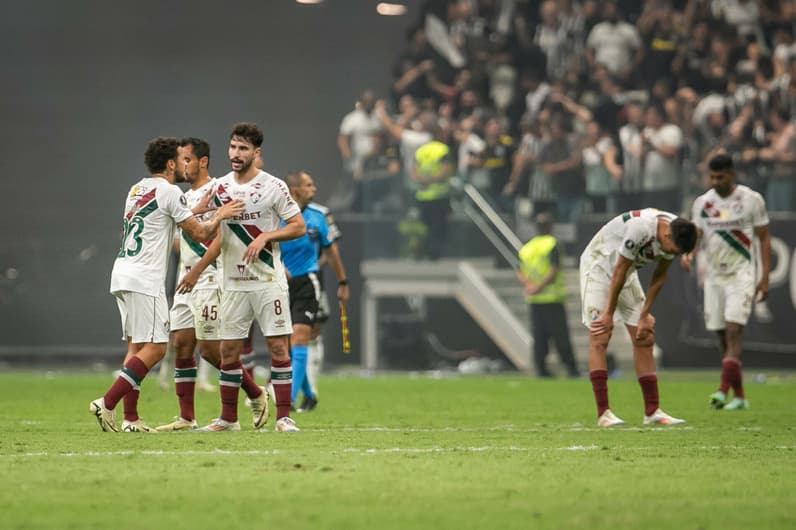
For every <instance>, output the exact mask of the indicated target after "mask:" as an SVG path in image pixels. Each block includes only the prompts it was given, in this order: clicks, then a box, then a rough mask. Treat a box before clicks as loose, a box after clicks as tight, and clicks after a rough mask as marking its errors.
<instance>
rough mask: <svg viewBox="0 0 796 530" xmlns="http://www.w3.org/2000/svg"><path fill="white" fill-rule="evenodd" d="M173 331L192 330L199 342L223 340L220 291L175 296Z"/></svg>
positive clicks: (172, 309) (199, 291) (197, 291)
mask: <svg viewBox="0 0 796 530" xmlns="http://www.w3.org/2000/svg"><path fill="white" fill-rule="evenodd" d="M170 315H171V330H172V331H176V330H178V329H191V328H193V329H194V330H195V333H196V339H197V340H221V293H220V291H219V290H218V289H195V290H193V291H191V292H190V293H188V294H177V295H174V305H173V306H172V307H171V313H170Z"/></svg>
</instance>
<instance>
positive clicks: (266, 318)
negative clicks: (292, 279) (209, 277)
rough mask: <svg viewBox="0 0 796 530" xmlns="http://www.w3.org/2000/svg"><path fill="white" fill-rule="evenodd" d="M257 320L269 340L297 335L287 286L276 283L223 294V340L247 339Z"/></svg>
mask: <svg viewBox="0 0 796 530" xmlns="http://www.w3.org/2000/svg"><path fill="white" fill-rule="evenodd" d="M254 320H257V323H258V324H260V330H261V331H262V332H263V335H265V336H266V337H275V336H279V335H290V334H291V333H293V322H292V321H291V319H290V297H289V296H288V294H287V286H286V285H280V284H279V283H277V282H272V283H270V284H268V286H267V287H266V288H265V289H262V290H259V291H223V292H222V293H221V340H240V339H245V338H247V337H248V336H249V329H250V328H251V325H252V322H253V321H254Z"/></svg>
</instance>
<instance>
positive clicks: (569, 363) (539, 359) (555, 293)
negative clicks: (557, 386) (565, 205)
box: [517, 212, 578, 377]
mask: <svg viewBox="0 0 796 530" xmlns="http://www.w3.org/2000/svg"><path fill="white" fill-rule="evenodd" d="M536 226H537V229H538V233H539V235H537V236H536V237H534V238H533V239H531V240H530V241H528V242H527V243H526V244H525V246H523V247H522V249H520V252H519V257H520V270H519V271H517V278H518V279H519V280H520V282H521V283H522V284H523V286H524V287H525V296H526V299H525V300H526V302H527V303H528V304H529V305H530V313H531V334H532V337H533V361H534V366H535V367H536V374H537V375H538V376H539V377H552V375H553V374H552V373H551V372H550V371H549V370H548V368H547V365H546V363H545V360H546V359H547V354H548V353H549V342H550V340H551V339H552V340H553V341H554V342H555V345H556V350H557V351H558V355H559V357H560V358H561V362H562V363H563V364H564V366H566V368H567V371H568V372H569V376H570V377H577V376H578V367H577V364H576V362H575V356H574V355H573V353H572V342H571V341H570V338H569V327H568V326H567V312H566V308H565V306H564V304H565V302H566V291H565V289H564V279H563V274H562V272H561V256H560V253H559V250H558V242H557V241H556V238H555V237H553V236H552V230H553V218H552V215H551V214H549V213H546V212H545V213H540V214H539V215H537V216H536Z"/></svg>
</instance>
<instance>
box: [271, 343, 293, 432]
mask: <svg viewBox="0 0 796 530" xmlns="http://www.w3.org/2000/svg"><path fill="white" fill-rule="evenodd" d="M265 340H266V342H267V344H268V351H269V352H271V382H272V383H273V385H274V394H275V397H276V418H277V421H276V425H275V428H276V430H277V431H281V432H291V431H298V427H296V425H295V423H294V422H293V420H291V419H290V393H291V388H292V386H293V369H292V366H291V362H290V350H289V348H288V335H276V336H273V337H266V338H265Z"/></svg>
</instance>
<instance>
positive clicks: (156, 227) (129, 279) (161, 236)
mask: <svg viewBox="0 0 796 530" xmlns="http://www.w3.org/2000/svg"><path fill="white" fill-rule="evenodd" d="M192 215H193V213H191V210H189V209H188V207H187V202H186V199H185V197H183V194H182V191H181V190H180V188H178V187H177V186H175V185H174V184H170V183H169V182H168V181H167V180H166V179H163V178H160V177H146V178H143V179H141V180H140V181H139V182H138V183H137V184H135V185H134V186H133V187H132V188H130V191H129V192H128V193H127V199H126V200H125V205H124V218H123V233H122V244H121V247H120V248H119V252H118V254H117V256H116V261H115V262H114V264H113V272H111V293H117V292H120V291H131V292H134V293H142V294H145V295H148V296H158V295H159V294H160V293H162V292H164V291H165V281H166V270H167V266H168V259H169V254H170V251H171V244H172V238H173V235H174V229H175V226H176V224H177V223H181V222H183V221H185V220H186V219H188V218H189V217H191V216H192Z"/></svg>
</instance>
